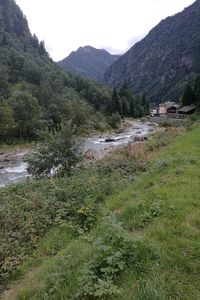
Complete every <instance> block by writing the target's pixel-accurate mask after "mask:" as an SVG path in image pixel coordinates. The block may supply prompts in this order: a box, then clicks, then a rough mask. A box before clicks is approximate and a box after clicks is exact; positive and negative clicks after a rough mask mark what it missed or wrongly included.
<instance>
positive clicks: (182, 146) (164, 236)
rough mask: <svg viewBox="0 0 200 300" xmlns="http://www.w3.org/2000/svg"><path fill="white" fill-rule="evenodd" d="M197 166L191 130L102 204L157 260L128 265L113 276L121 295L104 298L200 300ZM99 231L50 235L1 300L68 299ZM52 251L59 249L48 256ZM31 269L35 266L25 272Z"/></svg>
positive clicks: (199, 151)
mask: <svg viewBox="0 0 200 300" xmlns="http://www.w3.org/2000/svg"><path fill="white" fill-rule="evenodd" d="M199 165H200V128H197V129H195V130H194V131H193V132H190V133H187V134H184V135H183V136H181V137H179V138H177V140H176V141H175V142H174V143H172V144H171V145H169V146H167V147H166V148H165V149H163V150H161V151H160V153H158V155H157V157H156V158H154V159H153V162H152V164H151V167H150V168H149V170H148V171H147V172H146V173H144V174H142V175H140V176H139V177H138V178H137V180H136V181H135V182H134V183H132V184H130V185H129V186H128V187H126V188H125V189H124V190H122V191H121V192H120V193H119V194H118V195H117V196H116V195H115V196H111V197H110V198H109V199H108V200H107V202H106V208H108V209H110V210H112V211H114V212H115V213H116V215H117V218H118V219H119V220H122V221H123V223H124V227H125V228H126V230H127V231H128V232H129V233H130V235H132V236H134V237H141V238H143V239H144V240H145V241H146V243H149V244H151V246H152V247H153V249H154V251H155V253H156V254H155V257H154V258H153V259H152V260H149V261H146V260H145V259H144V261H142V262H140V264H139V266H137V267H136V266H134V267H132V266H130V267H129V268H128V267H127V268H126V269H125V270H124V271H123V272H122V273H121V274H120V276H118V277H117V278H116V282H117V285H118V286H119V287H120V288H121V294H120V295H119V296H116V295H115V296H113V297H112V296H110V297H108V298H105V299H123V300H133V299H137V300H138V299H141V300H151V299H152V300H156V299H159V300H162V299H188V300H191V299H200V287H199V276H200V242H199V240H200V239H199V237H200V200H199V199H200V197H199V195H200V185H199V179H200V168H199ZM102 211H103V209H102ZM102 213H103V212H102ZM100 223H101V212H100V214H99V224H100ZM99 226H100V225H98V226H97V228H96V229H93V230H92V232H90V233H89V234H87V235H84V236H83V237H79V238H77V239H73V240H71V237H70V234H68V233H67V231H65V230H64V229H63V228H54V229H52V230H51V231H50V232H49V233H48V234H47V235H46V237H45V238H44V239H43V240H42V241H41V243H40V245H39V247H38V250H37V254H36V257H37V260H38V266H37V264H36V261H37V260H35V261H34V263H31V261H29V265H28V266H27V265H24V266H23V268H24V270H23V271H22V272H24V274H25V278H24V280H22V281H21V283H20V284H19V285H18V287H15V288H13V289H12V290H11V291H10V292H9V293H7V294H5V296H4V297H3V299H37V300H39V299H75V294H76V292H77V290H78V289H79V288H78V286H77V281H76V280H77V276H78V274H79V272H80V270H81V269H82V266H83V264H84V262H87V261H88V260H90V259H91V258H92V256H93V247H91V244H90V242H89V240H90V238H91V237H92V236H98V235H99V230H98V227H99ZM54 248H58V249H63V250H60V251H59V252H58V254H57V255H55V256H52V257H51V255H50V254H51V252H53V249H54ZM30 265H32V266H34V267H35V268H34V269H32V271H31V272H30V273H27V270H29V266H30ZM88 299H89V298H88ZM91 299H93V298H91ZM97 299H98V298H97ZM102 299H104V298H102Z"/></svg>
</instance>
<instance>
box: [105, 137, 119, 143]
mask: <svg viewBox="0 0 200 300" xmlns="http://www.w3.org/2000/svg"><path fill="white" fill-rule="evenodd" d="M112 142H116V140H115V139H113V138H106V139H105V143H112Z"/></svg>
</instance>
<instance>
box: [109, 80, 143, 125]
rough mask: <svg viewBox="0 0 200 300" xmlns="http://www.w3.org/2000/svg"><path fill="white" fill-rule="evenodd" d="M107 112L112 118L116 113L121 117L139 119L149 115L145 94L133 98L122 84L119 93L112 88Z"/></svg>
mask: <svg viewBox="0 0 200 300" xmlns="http://www.w3.org/2000/svg"><path fill="white" fill-rule="evenodd" d="M108 112H109V113H110V114H113V115H114V116H115V114H116V113H118V114H119V115H120V116H121V117H134V118H141V117H143V116H146V115H148V114H149V103H148V100H147V99H146V96H145V94H143V96H142V97H140V96H138V95H136V96H134V95H133V93H132V92H131V90H130V89H129V88H128V86H127V84H126V82H124V84H123V86H122V88H121V89H120V90H119V92H117V90H116V89H115V88H114V90H113V95H112V100H111V102H110V106H109V108H108ZM114 123H115V122H114ZM111 126H112V125H111Z"/></svg>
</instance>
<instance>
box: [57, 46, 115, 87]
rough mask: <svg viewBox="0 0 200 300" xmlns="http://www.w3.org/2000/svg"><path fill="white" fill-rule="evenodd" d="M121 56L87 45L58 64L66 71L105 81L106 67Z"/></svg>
mask: <svg viewBox="0 0 200 300" xmlns="http://www.w3.org/2000/svg"><path fill="white" fill-rule="evenodd" d="M119 57H120V56H119V55H111V54H110V53H109V52H107V51H106V50H104V49H96V48H94V47H91V46H85V47H80V48H79V49H78V50H77V51H73V52H72V53H71V54H70V55H69V56H68V57H66V58H64V59H63V60H61V61H59V62H58V64H59V66H61V67H62V68H63V69H64V70H66V71H70V72H72V73H75V74H79V75H82V76H86V77H89V78H92V79H95V80H98V81H101V82H103V80H104V79H103V78H104V73H105V71H106V69H107V68H108V67H109V66H110V65H111V64H112V63H114V62H115V61H116V60H117V59H118V58H119Z"/></svg>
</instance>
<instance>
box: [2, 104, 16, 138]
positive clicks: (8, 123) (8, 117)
mask: <svg viewBox="0 0 200 300" xmlns="http://www.w3.org/2000/svg"><path fill="white" fill-rule="evenodd" d="M13 127H14V119H13V111H12V108H11V107H10V105H9V104H8V103H7V102H6V101H4V100H0V140H2V139H4V140H5V139H6V137H7V136H9V135H10V133H11V130H12V129H13Z"/></svg>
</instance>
